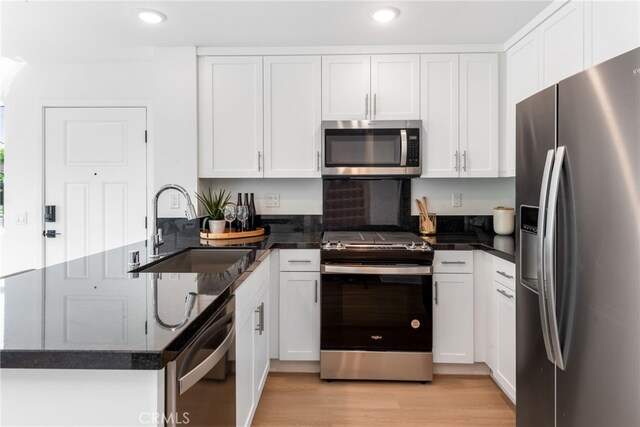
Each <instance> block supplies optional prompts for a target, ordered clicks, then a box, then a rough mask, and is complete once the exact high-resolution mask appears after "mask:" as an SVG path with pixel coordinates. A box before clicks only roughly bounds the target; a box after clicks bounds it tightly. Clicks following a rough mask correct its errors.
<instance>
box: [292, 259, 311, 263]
mask: <svg viewBox="0 0 640 427" xmlns="http://www.w3.org/2000/svg"><path fill="white" fill-rule="evenodd" d="M288 261H289V262H311V260H310V259H290V260H288Z"/></svg>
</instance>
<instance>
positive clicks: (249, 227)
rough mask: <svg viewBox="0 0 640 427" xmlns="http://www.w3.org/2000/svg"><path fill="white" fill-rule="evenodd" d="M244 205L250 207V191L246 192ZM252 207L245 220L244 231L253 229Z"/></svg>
mask: <svg viewBox="0 0 640 427" xmlns="http://www.w3.org/2000/svg"><path fill="white" fill-rule="evenodd" d="M243 205H244V206H246V207H247V208H249V193H244V203H243ZM250 224H251V209H249V218H247V220H246V221H245V222H244V229H243V230H242V231H249V230H251V225H250Z"/></svg>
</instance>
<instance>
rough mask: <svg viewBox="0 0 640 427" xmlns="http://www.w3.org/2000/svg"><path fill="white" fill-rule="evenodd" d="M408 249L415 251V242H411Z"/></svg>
mask: <svg viewBox="0 0 640 427" xmlns="http://www.w3.org/2000/svg"><path fill="white" fill-rule="evenodd" d="M409 249H411V250H414V249H416V242H411V245H409Z"/></svg>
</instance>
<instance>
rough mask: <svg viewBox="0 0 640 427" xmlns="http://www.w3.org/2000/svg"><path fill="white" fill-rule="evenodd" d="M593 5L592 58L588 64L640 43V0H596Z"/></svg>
mask: <svg viewBox="0 0 640 427" xmlns="http://www.w3.org/2000/svg"><path fill="white" fill-rule="evenodd" d="M590 6H591V8H592V9H591V25H592V26H591V58H590V61H589V63H587V64H585V66H590V65H596V64H599V63H601V62H603V61H606V60H607V59H611V58H613V57H615V56H618V55H621V54H623V53H625V52H627V51H629V50H631V49H634V48H636V47H638V46H640V0H625V1H617V0H616V1H593V2H591V4H590ZM587 22H588V18H587Z"/></svg>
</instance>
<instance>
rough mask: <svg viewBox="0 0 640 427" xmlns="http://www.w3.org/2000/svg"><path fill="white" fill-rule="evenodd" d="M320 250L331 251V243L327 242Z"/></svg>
mask: <svg viewBox="0 0 640 427" xmlns="http://www.w3.org/2000/svg"><path fill="white" fill-rule="evenodd" d="M322 249H331V242H327V243H325V244H324V246H322Z"/></svg>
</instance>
